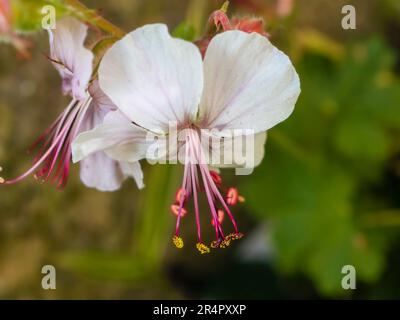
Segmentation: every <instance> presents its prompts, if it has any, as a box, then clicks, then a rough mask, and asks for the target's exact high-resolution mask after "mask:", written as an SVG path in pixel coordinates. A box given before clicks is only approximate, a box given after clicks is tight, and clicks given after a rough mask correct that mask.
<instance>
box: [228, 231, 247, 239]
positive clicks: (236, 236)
mask: <svg viewBox="0 0 400 320" xmlns="http://www.w3.org/2000/svg"><path fill="white" fill-rule="evenodd" d="M243 236H244V235H243V233H240V232H238V233H230V234H228V235H227V236H226V237H225V239H227V240H238V239H241V238H243Z"/></svg>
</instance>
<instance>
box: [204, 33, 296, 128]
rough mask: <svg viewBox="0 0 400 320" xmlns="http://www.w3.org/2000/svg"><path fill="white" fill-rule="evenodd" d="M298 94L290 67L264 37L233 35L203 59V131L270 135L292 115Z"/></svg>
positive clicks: (216, 44)
mask: <svg viewBox="0 0 400 320" xmlns="http://www.w3.org/2000/svg"><path fill="white" fill-rule="evenodd" d="M299 94H300V81H299V77H298V75H297V73H296V71H295V69H294V67H293V65H292V63H291V62H290V60H289V58H288V57H287V56H286V55H285V54H284V53H282V52H281V51H279V50H278V49H277V48H275V47H274V46H273V45H272V44H271V43H270V42H269V40H268V39H267V38H266V37H263V36H261V35H259V34H257V33H251V34H248V33H245V32H242V31H237V30H235V31H227V32H223V33H221V34H219V35H217V36H216V37H214V38H213V40H212V41H211V43H210V45H209V47H208V49H207V52H206V56H205V59H204V92H203V97H202V101H201V104H200V121H201V123H202V126H203V127H204V126H205V127H208V128H217V129H219V130H223V129H239V128H240V129H252V130H254V131H255V132H256V133H257V132H261V131H266V130H267V129H269V128H271V127H273V126H274V125H276V124H277V123H279V122H281V121H283V120H285V119H286V118H287V117H288V116H289V115H290V114H291V113H292V111H293V109H294V105H295V103H296V101H297V98H298V96H299Z"/></svg>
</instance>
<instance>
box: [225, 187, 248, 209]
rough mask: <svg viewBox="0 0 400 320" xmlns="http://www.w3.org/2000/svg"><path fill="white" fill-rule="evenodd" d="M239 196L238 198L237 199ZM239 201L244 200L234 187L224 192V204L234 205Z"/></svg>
mask: <svg viewBox="0 0 400 320" xmlns="http://www.w3.org/2000/svg"><path fill="white" fill-rule="evenodd" d="M239 198H240V199H239ZM238 201H239V202H244V198H243V197H241V196H240V195H239V191H238V189H236V188H229V189H228V192H227V193H226V204H227V205H229V206H234V205H236V204H237V203H238Z"/></svg>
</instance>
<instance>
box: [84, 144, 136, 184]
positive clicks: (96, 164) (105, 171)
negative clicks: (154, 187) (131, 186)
mask: <svg viewBox="0 0 400 320" xmlns="http://www.w3.org/2000/svg"><path fill="white" fill-rule="evenodd" d="M80 176H81V180H82V182H83V183H84V185H85V186H87V187H89V188H96V189H97V190H100V191H115V190H118V189H119V188H120V187H121V185H122V183H123V182H124V181H125V180H126V179H127V178H129V177H132V178H133V179H134V180H135V182H136V184H137V186H138V188H139V189H142V188H144V183H143V172H142V170H141V167H140V164H139V162H134V163H127V162H118V161H115V160H113V159H111V158H110V157H108V156H107V155H106V154H105V153H104V152H101V151H99V152H95V153H93V154H91V155H89V156H88V157H87V158H85V159H83V160H82V161H81V172H80Z"/></svg>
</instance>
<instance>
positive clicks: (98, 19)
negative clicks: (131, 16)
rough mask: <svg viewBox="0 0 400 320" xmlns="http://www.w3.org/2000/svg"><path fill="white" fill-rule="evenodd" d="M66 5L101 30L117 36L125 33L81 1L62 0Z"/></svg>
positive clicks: (120, 36)
mask: <svg viewBox="0 0 400 320" xmlns="http://www.w3.org/2000/svg"><path fill="white" fill-rule="evenodd" d="M64 1H65V3H66V4H67V6H68V7H70V9H71V11H73V12H74V13H78V14H79V17H80V18H81V19H83V20H86V21H88V22H89V23H91V24H93V25H95V26H97V27H98V28H100V29H101V30H103V31H105V32H107V33H109V34H111V35H113V36H115V37H117V38H122V37H123V36H124V35H125V32H124V31H122V30H121V29H120V28H118V27H117V26H115V25H113V24H112V23H111V22H109V21H108V20H106V19H105V18H103V17H102V16H101V15H99V14H98V13H97V12H96V11H94V10H91V9H89V8H88V7H86V6H85V5H84V4H83V3H81V2H80V1H78V0H64Z"/></svg>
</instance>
